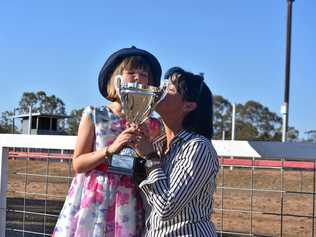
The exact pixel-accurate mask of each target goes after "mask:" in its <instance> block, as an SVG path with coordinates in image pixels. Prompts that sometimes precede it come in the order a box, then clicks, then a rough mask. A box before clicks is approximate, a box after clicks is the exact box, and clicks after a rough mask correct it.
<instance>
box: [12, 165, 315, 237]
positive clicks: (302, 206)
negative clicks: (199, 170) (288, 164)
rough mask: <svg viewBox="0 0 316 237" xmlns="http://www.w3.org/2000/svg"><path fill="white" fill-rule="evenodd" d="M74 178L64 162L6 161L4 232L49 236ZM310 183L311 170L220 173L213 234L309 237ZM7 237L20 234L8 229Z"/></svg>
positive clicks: (312, 186)
mask: <svg viewBox="0 0 316 237" xmlns="http://www.w3.org/2000/svg"><path fill="white" fill-rule="evenodd" d="M25 173H28V175H25ZM47 174H48V176H49V177H46V175H47ZM72 175H73V172H72V170H71V165H70V164H69V163H67V162H48V161H35V160H29V161H27V160H9V177H8V193H7V197H8V199H7V228H9V229H20V230H21V229H24V230H25V231H30V232H32V231H33V232H40V233H47V234H49V233H52V230H53V227H54V225H55V222H56V219H57V216H58V214H59V211H60V209H61V207H62V205H63V201H64V198H65V196H66V194H67V190H68V187H69V184H70V182H71V178H70V179H69V178H67V176H72ZM282 177H283V178H282ZM314 179H315V177H314V173H313V172H312V171H304V172H302V171H295V170H285V171H284V172H283V173H282V172H281V171H280V170H279V169H262V168H260V169H259V168H258V169H257V168H256V169H254V170H252V169H251V168H249V169H247V168H233V169H230V167H227V168H225V169H221V171H220V173H219V174H218V178H217V191H216V193H215V199H214V214H213V215H212V219H213V221H214V223H215V225H216V228H217V230H218V231H223V232H227V233H230V232H234V233H240V235H239V236H249V235H250V236H281V232H282V235H283V236H289V237H292V236H293V237H297V236H312V232H313V225H314V224H315V223H314V218H313V217H312V216H313V210H314V207H315V206H314V205H315V195H314V194H313V193H315V182H314ZM223 184H224V185H223ZM282 186H283V188H282ZM222 187H224V188H222ZM25 190H26V191H27V192H28V193H29V194H27V195H26V194H24V192H25ZM280 190H284V192H280ZM23 212H27V213H26V214H25V215H24V214H23ZM38 213H46V214H47V215H46V216H45V217H43V216H42V215H38ZM281 213H283V215H281ZM23 220H24V222H23ZM23 223H24V226H23ZM281 223H282V225H281ZM7 236H12V237H15V236H22V234H21V233H19V232H16V231H7ZM24 236H38V235H34V234H32V233H29V234H28V233H26V234H25V235H24ZM223 236H236V235H229V234H225V235H223Z"/></svg>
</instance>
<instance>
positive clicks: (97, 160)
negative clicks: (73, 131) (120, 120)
mask: <svg viewBox="0 0 316 237" xmlns="http://www.w3.org/2000/svg"><path fill="white" fill-rule="evenodd" d="M94 139H95V134H94V124H93V123H92V121H91V118H90V117H89V116H83V117H82V119H81V121H80V124H79V129H78V136H77V140H76V146H75V150H74V156H73V162H72V164H73V168H74V170H75V172H76V173H84V172H87V171H89V170H91V169H94V168H95V167H97V166H98V165H100V164H102V163H103V162H104V161H105V159H106V157H107V156H109V154H108V152H107V149H101V150H98V151H93V145H94ZM92 151H93V152H92Z"/></svg>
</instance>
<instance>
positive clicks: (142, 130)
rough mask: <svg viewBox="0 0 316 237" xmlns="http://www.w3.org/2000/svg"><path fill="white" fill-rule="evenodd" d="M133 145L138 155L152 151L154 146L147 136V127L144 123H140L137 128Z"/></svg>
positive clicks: (144, 154)
mask: <svg viewBox="0 0 316 237" xmlns="http://www.w3.org/2000/svg"><path fill="white" fill-rule="evenodd" d="M133 147H134V148H135V149H136V151H137V153H138V154H139V155H140V156H146V155H148V154H149V153H151V152H153V151H154V147H153V145H152V142H151V139H150V136H149V129H148V127H147V126H146V125H141V126H139V127H138V128H137V134H136V137H135V142H134V144H133Z"/></svg>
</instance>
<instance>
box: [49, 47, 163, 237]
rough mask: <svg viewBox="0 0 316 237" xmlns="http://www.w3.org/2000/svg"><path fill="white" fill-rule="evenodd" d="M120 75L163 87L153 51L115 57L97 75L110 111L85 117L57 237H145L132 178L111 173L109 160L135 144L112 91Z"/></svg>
mask: <svg viewBox="0 0 316 237" xmlns="http://www.w3.org/2000/svg"><path fill="white" fill-rule="evenodd" d="M117 75H122V76H123V79H124V80H125V81H126V82H135V81H137V82H139V83H142V84H144V85H152V86H159V84H160V77H161V67H160V64H159V62H158V60H157V59H156V58H155V56H153V55H152V54H150V53H149V52H147V51H145V50H141V49H137V48H135V47H132V48H125V49H121V50H119V51H117V52H115V53H114V54H112V55H111V56H110V57H109V58H108V60H107V61H106V62H105V64H104V66H103V68H102V69H101V72H100V74H99V90H100V92H101V94H102V95H103V96H104V97H105V98H106V99H108V100H110V101H112V103H110V104H109V105H108V106H104V107H101V108H94V107H91V106H88V107H87V108H86V109H85V110H84V112H83V115H82V119H81V122H80V125H79V130H78V137H77V141H76V146H75V150H74V156H73V168H74V170H75V172H76V176H75V177H74V179H73V181H72V184H71V186H70V189H69V193H68V196H67V198H66V201H65V204H64V207H63V209H62V211H61V213H60V216H59V219H58V221H57V224H56V227H55V230H54V234H53V236H54V237H61V236H63V237H64V236H67V237H68V236H69V237H70V236H71V237H72V236H76V237H93V236H95V237H96V236H98V237H103V236H107V237H108V236H109V237H112V236H115V237H116V236H135V237H137V236H141V233H142V231H143V225H144V211H143V205H142V201H141V197H140V194H139V190H138V188H137V186H136V185H135V184H134V180H133V178H132V177H131V176H124V175H117V174H113V173H109V172H107V159H109V158H110V157H111V156H112V155H113V154H116V153H119V152H120V150H121V149H122V148H123V147H124V146H126V145H129V144H131V143H132V142H133V141H132V138H133V137H132V134H133V133H135V132H136V130H135V128H134V127H129V128H126V120H125V119H124V113H123V112H122V107H121V104H120V101H119V98H118V96H117V94H116V91H115V88H114V80H115V77H116V76H117Z"/></svg>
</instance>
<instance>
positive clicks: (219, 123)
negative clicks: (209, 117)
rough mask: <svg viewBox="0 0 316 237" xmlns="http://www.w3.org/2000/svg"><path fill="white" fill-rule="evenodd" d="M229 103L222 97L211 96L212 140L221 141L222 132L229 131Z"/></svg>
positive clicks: (230, 107)
mask: <svg viewBox="0 0 316 237" xmlns="http://www.w3.org/2000/svg"><path fill="white" fill-rule="evenodd" d="M231 111H232V105H231V103H230V102H229V101H228V100H227V99H225V98H224V97H222V96H219V95H214V96H213V125H214V136H213V137H214V139H221V137H222V133H223V131H224V132H226V131H230V130H231Z"/></svg>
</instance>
